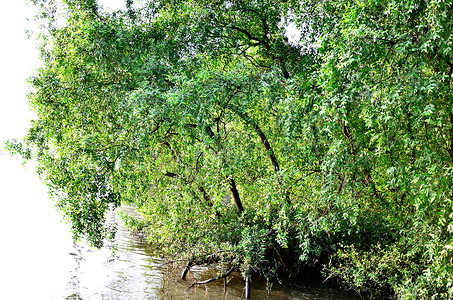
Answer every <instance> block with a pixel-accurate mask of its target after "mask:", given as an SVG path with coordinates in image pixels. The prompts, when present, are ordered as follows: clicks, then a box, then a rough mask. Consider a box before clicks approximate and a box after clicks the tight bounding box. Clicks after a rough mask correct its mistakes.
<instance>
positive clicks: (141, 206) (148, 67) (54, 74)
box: [8, 0, 453, 299]
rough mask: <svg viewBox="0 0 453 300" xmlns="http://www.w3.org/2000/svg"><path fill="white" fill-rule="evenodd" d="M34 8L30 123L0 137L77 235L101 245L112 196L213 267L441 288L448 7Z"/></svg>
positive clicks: (203, 4)
mask: <svg viewBox="0 0 453 300" xmlns="http://www.w3.org/2000/svg"><path fill="white" fill-rule="evenodd" d="M31 2H33V3H34V4H35V5H37V6H38V7H40V12H39V14H38V19H39V20H40V22H41V24H42V25H43V26H41V27H40V28H41V31H40V33H39V35H38V38H39V39H40V41H41V53H42V60H43V62H44V64H43V67H42V68H41V69H40V70H38V72H37V73H36V74H35V75H34V76H33V77H32V78H31V79H30V84H31V86H32V87H33V92H32V93H31V94H30V96H29V98H30V104H31V107H32V108H33V109H34V111H35V112H36V114H37V119H36V120H35V121H33V123H32V127H31V128H30V130H29V133H28V135H27V136H26V137H25V138H24V139H23V140H22V141H20V142H18V141H11V142H10V143H9V144H8V148H9V149H10V151H12V152H16V153H20V154H21V155H22V156H23V157H24V158H31V157H33V158H34V159H36V161H37V163H38V171H39V173H40V174H41V176H42V178H43V179H44V180H45V182H46V183H47V184H48V186H49V188H50V190H51V192H52V195H53V196H54V198H55V199H56V202H57V203H58V207H59V208H60V209H61V211H62V213H63V215H64V216H65V217H66V218H67V219H68V220H70V222H71V224H72V229H73V232H74V234H75V236H77V237H86V238H87V239H88V240H89V241H90V242H91V243H93V244H94V245H96V246H101V245H102V241H103V239H104V238H105V237H106V236H107V235H108V234H109V230H108V229H107V228H105V227H104V226H103V224H104V220H105V212H106V210H107V209H108V207H109V204H111V203H113V204H114V205H120V204H121V203H133V204H135V205H137V208H138V210H139V211H140V212H141V214H142V215H143V217H144V221H140V222H138V221H133V220H129V223H130V224H131V226H132V227H134V224H135V227H140V228H142V229H143V228H148V230H147V231H146V232H147V238H148V240H149V241H150V242H151V243H155V244H159V245H162V247H163V248H164V250H165V252H166V253H167V254H168V255H171V256H178V257H182V258H185V259H187V260H188V261H190V263H189V265H188V267H190V266H191V265H194V264H204V263H212V262H215V263H222V264H225V265H227V266H228V267H227V268H226V269H225V270H224V273H223V274H219V279H221V278H224V277H225V276H223V275H225V274H227V273H228V272H230V271H231V270H232V268H234V269H237V270H241V271H242V272H243V274H244V276H246V275H247V274H249V272H250V271H253V272H258V273H260V274H261V275H262V276H265V277H267V278H272V277H274V276H276V274H277V273H279V272H286V273H288V274H295V273H297V271H298V270H300V269H303V268H315V269H317V270H320V271H322V272H323V274H324V276H325V277H328V278H337V279H339V280H340V281H341V282H343V283H344V284H345V285H346V286H348V287H349V288H353V289H354V290H356V291H357V292H358V293H360V294H362V295H367V296H372V297H379V296H383V295H386V294H388V293H390V294H394V295H395V296H396V297H397V298H398V299H434V298H435V299H452V298H453V261H452V260H453V237H452V233H453V204H452V203H453V201H452V200H453V195H452V186H453V101H452V90H451V88H452V87H451V82H452V76H453V73H452V71H453V60H452V47H453V46H452V45H453V38H452V29H453V18H452V4H451V1H441V0H432V1H404V2H402V1H393V0H389V1H342V0H339V1H311V0H307V1H305V0H302V1H292V0H288V1H283V0H282V1H272V0H269V1H267V0H265V1H247V0H244V1H235V0H232V1H204V0H199V1H171V0H170V1H161V2H157V1H142V3H141V4H140V5H138V4H137V5H134V3H133V1H127V9H126V10H125V11H115V12H106V11H104V10H103V9H102V7H100V6H99V5H98V4H97V3H96V1H95V0H79V1H76V0H65V1H63V2H64V4H63V5H61V6H57V5H55V4H54V2H53V1H47V0H33V1H31ZM57 12H62V13H63V15H64V18H63V19H64V22H57V21H56V18H57V17H56V16H57ZM60 18H61V17H60ZM288 25H291V26H293V27H295V28H297V30H298V33H299V34H300V38H299V39H298V40H294V41H288V38H287V36H286V34H287V32H286V29H285V28H286V26H288ZM228 270H230V271H228ZM227 271H228V272H227Z"/></svg>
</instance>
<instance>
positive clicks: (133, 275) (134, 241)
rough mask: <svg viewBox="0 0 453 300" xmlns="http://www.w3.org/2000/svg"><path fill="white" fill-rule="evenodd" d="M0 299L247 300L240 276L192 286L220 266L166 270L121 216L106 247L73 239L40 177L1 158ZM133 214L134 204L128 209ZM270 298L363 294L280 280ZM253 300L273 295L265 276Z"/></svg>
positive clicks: (317, 299) (308, 299) (113, 217)
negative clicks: (178, 275) (184, 276)
mask: <svg viewBox="0 0 453 300" xmlns="http://www.w3.org/2000/svg"><path fill="white" fill-rule="evenodd" d="M0 198H1V200H4V201H2V209H1V210H0V236H1V243H2V244H1V247H0V266H1V268H2V269H1V272H0V287H1V289H0V299H15V300H16V299H19V300H20V299H27V300H28V299H38V300H40V299H43V300H53V299H55V300H62V299H67V300H98V299H99V300H110V299H111V300H131V299H132V300H135V299H137V300H138V299H139V300H146V299H148V300H149V299H170V298H171V299H241V298H242V297H243V288H244V281H243V279H242V278H241V276H240V274H239V273H233V274H232V276H230V277H229V283H228V288H227V290H226V293H224V287H223V282H222V280H219V281H215V282H211V283H209V284H208V285H206V286H202V287H199V288H198V289H193V288H192V289H188V287H189V285H190V283H191V281H190V280H191V276H195V278H197V279H198V280H206V279H209V278H212V277H215V276H216V275H217V270H216V269H215V268H203V267H194V268H193V269H192V273H191V275H189V276H188V280H186V281H181V280H175V279H172V278H170V277H168V276H166V275H167V268H168V264H165V262H164V261H162V260H161V259H159V258H157V256H156V255H155V252H154V249H153V248H152V247H150V246H149V245H148V244H147V243H146V242H145V241H144V240H143V239H141V238H140V237H137V236H135V235H131V234H130V233H129V232H128V231H127V229H125V227H124V226H123V223H122V220H121V218H120V217H119V216H118V215H117V214H116V213H114V212H113V211H112V212H111V213H110V216H109V222H111V224H113V223H115V222H116V223H118V232H117V235H116V238H115V240H114V241H113V242H110V243H107V244H106V245H105V247H103V248H102V249H93V248H91V247H89V246H88V245H86V244H83V243H73V241H72V239H71V237H70V234H69V229H68V227H67V226H66V225H65V224H62V223H60V221H59V220H60V216H59V215H58V214H57V212H56V211H55V209H54V208H53V207H52V206H51V204H50V201H49V198H48V195H47V192H46V189H45V187H44V186H43V185H42V183H41V182H40V180H39V179H38V178H37V176H36V174H34V173H33V170H32V168H31V169H30V170H26V169H23V168H22V166H21V164H20V160H11V159H9V158H8V157H0ZM122 210H124V211H125V212H126V213H133V209H132V208H122ZM270 296H271V299H303V300H321V299H324V300H327V299H343V300H345V299H360V298H359V297H357V296H355V295H352V296H350V295H344V294H343V293H342V292H341V291H339V290H337V289H334V288H331V287H329V286H327V285H323V284H320V283H313V282H310V283H307V282H305V283H301V282H297V281H293V282H284V284H283V285H280V284H278V283H274V285H273V287H272V291H271V294H270ZM252 299H267V290H266V285H265V281H263V280H262V279H260V278H255V277H254V278H253V279H252Z"/></svg>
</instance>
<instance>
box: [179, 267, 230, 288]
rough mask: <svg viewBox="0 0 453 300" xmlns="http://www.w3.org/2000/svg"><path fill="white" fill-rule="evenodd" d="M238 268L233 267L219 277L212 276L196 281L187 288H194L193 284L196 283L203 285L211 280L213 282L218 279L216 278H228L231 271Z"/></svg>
mask: <svg viewBox="0 0 453 300" xmlns="http://www.w3.org/2000/svg"><path fill="white" fill-rule="evenodd" d="M235 269H236V267H234V266H233V267H231V269H230V270H228V272H226V273H224V274H222V275H219V276H217V277H213V278H210V279H208V280H204V281H196V280H195V281H194V282H193V283H192V284H191V285H190V286H189V287H188V288H187V289H190V288H192V287H193V286H195V285H202V284H207V283H210V282H213V281H216V280H219V279H222V278H226V277H228V276H229V275H230V274H231V273H233V271H234V270H235Z"/></svg>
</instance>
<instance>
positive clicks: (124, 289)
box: [66, 208, 164, 300]
mask: <svg viewBox="0 0 453 300" xmlns="http://www.w3.org/2000/svg"><path fill="white" fill-rule="evenodd" d="M123 210H125V211H131V210H132V209H131V208H123ZM109 222H110V223H113V222H117V223H118V232H117V234H116V237H115V240H114V241H113V242H107V243H106V245H105V246H104V247H103V248H101V249H92V248H91V247H89V246H88V245H86V244H83V243H75V244H74V247H73V251H71V252H70V253H69V255H71V256H73V259H74V261H75V268H74V270H72V271H71V279H70V280H69V282H68V283H67V286H66V292H67V294H68V295H69V296H67V297H66V299H83V300H87V299H103V300H106V299H115V300H116V299H131V300H142V299H157V298H159V292H160V288H161V278H162V277H163V275H164V274H163V270H162V265H163V264H162V261H161V260H160V259H158V258H156V257H153V256H151V255H149V252H150V250H149V249H150V248H149V246H148V245H147V244H146V242H145V241H143V240H142V239H140V238H139V237H135V236H133V235H131V234H130V233H129V232H128V230H127V229H125V227H124V224H123V223H122V221H121V218H120V217H119V216H118V215H117V214H115V213H114V212H111V213H110V217H109Z"/></svg>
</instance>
